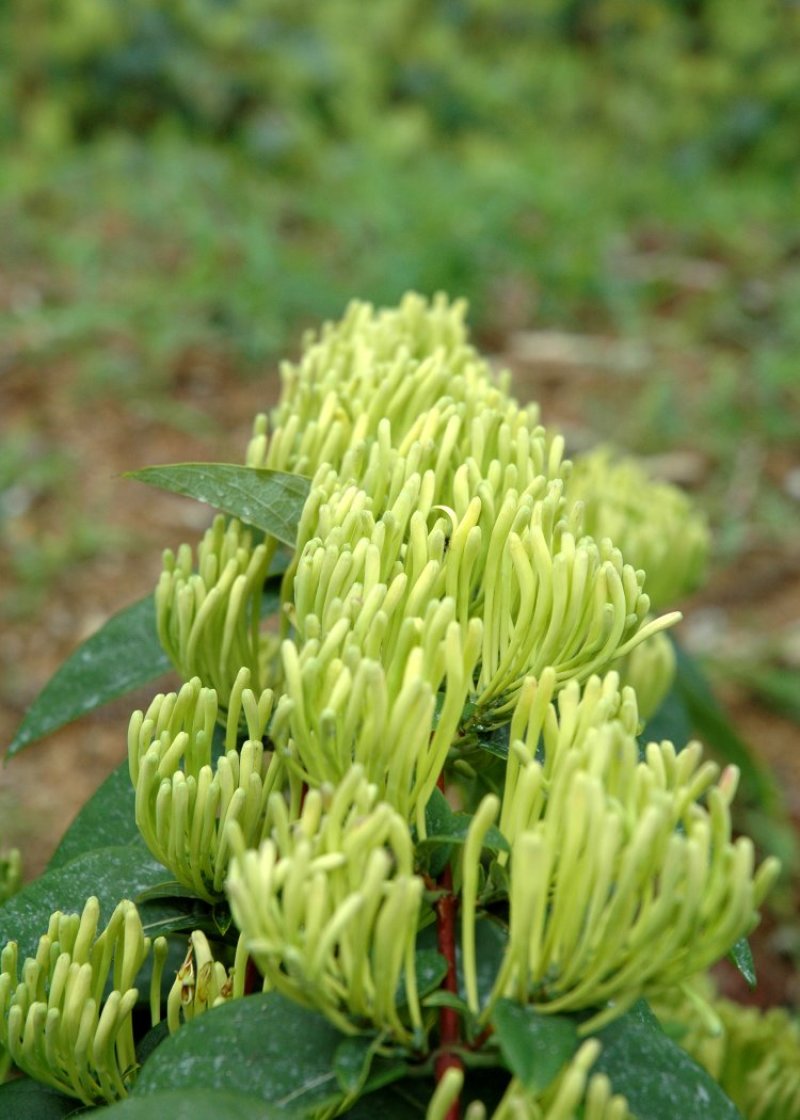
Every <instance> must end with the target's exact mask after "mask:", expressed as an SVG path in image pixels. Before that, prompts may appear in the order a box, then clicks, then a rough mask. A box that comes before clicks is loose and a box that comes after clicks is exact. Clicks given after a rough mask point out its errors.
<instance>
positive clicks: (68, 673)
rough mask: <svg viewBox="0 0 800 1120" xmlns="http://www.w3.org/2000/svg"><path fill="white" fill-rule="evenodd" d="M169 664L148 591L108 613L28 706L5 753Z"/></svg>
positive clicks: (13, 751)
mask: <svg viewBox="0 0 800 1120" xmlns="http://www.w3.org/2000/svg"><path fill="white" fill-rule="evenodd" d="M171 667H172V666H171V664H170V661H169V658H168V657H167V655H166V654H165V653H164V651H163V650H162V648H161V645H160V643H159V640H158V635H157V633H156V611H155V603H154V600H153V596H152V595H148V596H147V597H146V598H144V599H140V600H139V601H138V602H137V603H133V604H132V605H131V606H129V607H126V608H125V610H123V611H120V612H119V614H115V615H114V616H113V618H110V619H109V620H108V622H106V624H105V625H104V626H101V627H100V629H99V630H98V631H97V633H95V634H93V635H92V636H91V638H89V639H88V640H87V641H85V642H84V643H83V645H81V646H79V647H78V648H77V649H76V650H75V652H74V653H73V654H72V655H71V656H70V657H69V658H68V659H67V660H66V661H65V662H64V664H63V665H62V666H61V667H60V669H58V670H57V672H56V673H55V675H54V676H53V677H51V679H50V680H49V681H48V682H47V684H46V685H45V687H44V688H43V689H42V691H41V692H40V693H39V695H38V696H37V698H36V700H34V702H33V704H32V705H31V707H30V708H29V709H28V712H27V714H26V716H25V718H24V720H23V721H22V723H21V724H20V727H19V730H18V731H17V733H16V735H15V736H14V739H13V741H12V743H11V745H10V746H9V748H8V753H9V756H11V755H14V754H17V752H18V751H21V750H22V748H23V747H26V746H28V744H29V743H34V742H36V740H37V739H42V738H44V736H45V735H49V734H50V733H51V732H53V731H57V730H58V728H59V727H64V726H65V725H66V724H68V723H71V722H72V721H73V720H75V719H78V718H79V717H80V716H83V715H86V714H87V712H93V711H95V709H97V708H100V707H102V706H103V705H104V704H107V703H108V702H109V700H114V699H116V697H117V696H123V695H124V694H125V693H127V692H132V691H133V689H135V688H139V687H140V685H143V684H146V683H147V682H148V681H152V680H154V679H155V678H156V677H160V676H161V675H162V674H163V673H166V672H167V671H168V670H169V669H170V668H171Z"/></svg>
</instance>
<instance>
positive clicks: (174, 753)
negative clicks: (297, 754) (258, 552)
mask: <svg viewBox="0 0 800 1120" xmlns="http://www.w3.org/2000/svg"><path fill="white" fill-rule="evenodd" d="M249 681H250V672H249V670H248V669H240V671H239V673H238V674H237V676H236V680H235V681H234V685H233V689H232V690H231V693H230V697H229V706H228V712H227V725H226V734H225V744H224V748H225V749H224V751H223V752H222V753H221V755H220V756H219V757H218V758H216V760H215V759H214V747H213V739H214V728H215V725H216V721H217V714H218V700H217V695H216V692H215V691H214V690H213V689H211V688H203V686H202V685H201V683H200V680H199V679H198V678H197V677H195V678H194V679H193V680H191V681H189V682H188V683H187V684H185V685H183V687H182V688H181V690H180V691H179V692H178V693H174V692H173V693H169V694H168V695H166V696H165V695H159V696H156V698H155V699H154V700H153V702H152V703H151V704H150V707H149V708H148V709H147V712H141V711H137V712H134V714H133V716H132V717H131V721H130V725H129V728H128V765H129V769H130V775H131V781H132V782H133V785H134V787H135V789H136V823H137V825H138V827H139V830H140V832H141V833H142V836H143V837H144V840H145V842H146V844H147V846H148V847H149V848H150V851H151V852H152V853H153V855H154V856H155V857H156V859H158V860H160V861H161V862H162V863H163V864H164V865H165V866H166V867H168V868H169V869H170V870H171V871H172V873H173V874H174V875H175V877H176V879H177V880H178V881H179V882H181V883H183V884H184V885H185V886H187V887H190V888H191V889H192V890H194V891H196V892H197V894H198V895H200V897H201V898H205V899H208V900H209V901H213V900H214V899H218V898H220V897H221V896H222V894H223V882H224V879H225V874H226V871H227V866H228V860H229V858H230V849H229V847H228V835H227V831H226V828H227V825H228V824H229V823H230V822H231V821H237V822H238V823H239V826H240V828H241V831H242V834H243V835H244V837H245V838H246V841H247V843H248V844H250V845H255V844H258V843H259V841H260V840H261V839H262V838H263V837H264V836H265V835H267V832H268V829H269V821H268V812H267V808H268V802H269V796H270V794H271V793H272V791H273V790H275V789H281V790H283V789H284V788H287V789H289V790H290V791H293V794H292V796H293V804H294V805H295V806H298V805H299V798H300V785H299V781H294V782H293V781H292V779H291V775H290V774H288V773H287V769H286V766H285V764H284V762H283V761H282V759H281V758H280V757H279V756H277V755H275V754H273V753H272V752H271V751H270V750H268V749H265V747H264V742H263V738H264V734H265V731H266V728H267V724H268V722H269V719H270V715H271V713H272V704H273V695H272V692H271V691H270V690H269V689H267V690H266V691H264V692H261V693H259V694H258V696H257V695H256V694H255V693H254V692H253V691H252V690H251V689H250V688H249V687H248V685H249ZM240 718H243V719H244V722H245V725H246V731H245V741H244V743H242V744H241V745H239V742H238V738H239V721H240Z"/></svg>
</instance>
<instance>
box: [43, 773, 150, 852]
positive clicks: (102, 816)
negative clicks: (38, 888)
mask: <svg viewBox="0 0 800 1120" xmlns="http://www.w3.org/2000/svg"><path fill="white" fill-rule="evenodd" d="M135 801H136V794H135V792H134V789H133V785H132V784H131V779H130V774H129V772H128V763H127V762H122V763H120V765H119V766H118V767H117V769H116V770H113V771H112V772H111V774H109V776H108V777H107V778H106V780H105V781H104V782H103V784H102V785H101V786H100V787H99V789H98V790H97V791H96V792H95V793H94V794H92V796H91V797H90V798H89V800H88V801H87V802H86V803H85V805H84V806H83V808H82V809H81V810H80V812H79V813H78V815H77V816H76V817H75V820H74V821H73V822H72V824H71V825H70V826H69V828H68V829H67V831H66V832H65V833H64V835H63V836H62V837H61V842H60V843H59V845H58V847H57V848H56V850H55V852H54V854H53V857H52V859H51V860H50V863H49V864H48V865H47V866H48V870H52V869H53V868H56V867H63V865H64V864H65V863H69V862H70V860H73V859H76V858H77V857H78V856H79V855H82V854H83V853H84V852H92V851H94V850H95V849H97V848H110V847H119V846H120V845H122V844H133V843H137V842H138V841H139V830H138V828H137V827H136V821H135V820H134V805H135Z"/></svg>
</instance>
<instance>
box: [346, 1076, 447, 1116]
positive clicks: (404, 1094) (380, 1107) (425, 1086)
mask: <svg viewBox="0 0 800 1120" xmlns="http://www.w3.org/2000/svg"><path fill="white" fill-rule="evenodd" d="M434 1088H435V1085H434V1082H433V1078H432V1077H431V1078H430V1079H422V1078H403V1080H402V1081H396V1082H394V1084H392V1085H388V1086H386V1087H385V1088H382V1089H379V1090H378V1091H377V1092H374V1093H368V1094H367V1095H366V1096H363V1097H361V1099H360V1100H358V1101H356V1103H355V1104H354V1105H353V1107H352V1108H349V1109H348V1110H347V1111H346V1112H344V1113H342V1115H343V1116H347V1117H350V1120H377V1118H379V1120H415V1117H424V1116H425V1114H426V1113H427V1111H428V1104H429V1103H430V1099H431V1097H432V1096H433V1091H434Z"/></svg>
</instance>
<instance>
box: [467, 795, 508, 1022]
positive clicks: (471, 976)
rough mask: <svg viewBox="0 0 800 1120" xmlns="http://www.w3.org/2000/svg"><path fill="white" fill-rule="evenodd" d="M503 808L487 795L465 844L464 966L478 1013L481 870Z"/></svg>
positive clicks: (471, 1004) (472, 1006)
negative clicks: (488, 835)
mask: <svg viewBox="0 0 800 1120" xmlns="http://www.w3.org/2000/svg"><path fill="white" fill-rule="evenodd" d="M499 811H500V799H499V797H497V796H495V795H494V794H487V795H486V797H484V799H483V800H482V801H481V803H480V805H479V806H478V810H477V812H476V813H475V816H474V817H473V818H472V822H471V823H470V827H469V832H468V834H467V842H466V844H465V845H464V871H463V880H462V889H461V930H462V933H461V950H462V968H463V971H464V987H465V988H466V993H467V1003H468V1005H469V1009H470V1011H472V1012H473V1014H475V1015H477V1014H478V1011H479V1010H480V1007H479V1004H478V969H477V960H476V954H475V921H476V916H477V902H478V871H479V865H480V858H481V851H482V849H483V841H484V839H485V838H486V833H487V832H488V831H489V829H490V827H491V826H492V825H493V824H494V822H495V821H496V820H497V814H498V813H499Z"/></svg>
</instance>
